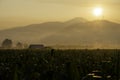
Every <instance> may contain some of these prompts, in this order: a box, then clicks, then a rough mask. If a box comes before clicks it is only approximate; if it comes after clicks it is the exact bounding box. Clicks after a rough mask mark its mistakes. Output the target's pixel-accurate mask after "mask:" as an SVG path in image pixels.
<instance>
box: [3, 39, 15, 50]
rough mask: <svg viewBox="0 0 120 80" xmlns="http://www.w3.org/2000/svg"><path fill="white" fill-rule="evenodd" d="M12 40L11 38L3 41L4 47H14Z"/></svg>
mask: <svg viewBox="0 0 120 80" xmlns="http://www.w3.org/2000/svg"><path fill="white" fill-rule="evenodd" d="M12 44H13V42H12V40H11V39H5V40H4V41H3V42H2V47H3V48H11V47H12Z"/></svg>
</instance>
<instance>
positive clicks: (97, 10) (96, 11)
mask: <svg viewBox="0 0 120 80" xmlns="http://www.w3.org/2000/svg"><path fill="white" fill-rule="evenodd" d="M93 14H94V15H95V16H101V15H102V14H103V9H102V8H101V7H96V8H94V9H93Z"/></svg>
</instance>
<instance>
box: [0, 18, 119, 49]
mask: <svg viewBox="0 0 120 80" xmlns="http://www.w3.org/2000/svg"><path fill="white" fill-rule="evenodd" d="M71 21H72V22H71ZM119 32H120V24H119V23H114V22H111V21H107V20H94V21H87V20H85V19H83V18H74V19H71V20H69V21H65V22H57V21H55V22H45V23H41V24H32V25H28V26H23V27H18V28H13V29H7V30H2V31H0V36H1V38H0V41H1V42H2V41H3V40H4V39H5V38H9V39H12V40H14V41H21V42H26V43H29V44H31V43H41V44H46V45H56V44H57V45H58V44H59V45H96V44H97V45H98V44H99V45H101V47H102V46H103V47H104V45H117V46H119V44H120V38H119ZM97 45H96V46H97Z"/></svg>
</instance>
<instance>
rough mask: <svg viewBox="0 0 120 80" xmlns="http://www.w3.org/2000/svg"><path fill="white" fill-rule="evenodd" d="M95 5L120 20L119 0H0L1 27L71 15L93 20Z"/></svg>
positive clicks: (63, 19) (70, 17)
mask: <svg viewBox="0 0 120 80" xmlns="http://www.w3.org/2000/svg"><path fill="white" fill-rule="evenodd" d="M97 6H101V7H102V8H103V9H104V13H103V14H104V18H105V19H107V20H111V21H114V22H120V0H0V29H7V28H13V27H16V26H24V25H29V24H35V23H41V22H46V21H65V20H69V19H72V18H74V17H83V18H86V19H88V20H94V19H97V18H96V17H95V16H94V15H93V14H92V10H93V8H95V7H97Z"/></svg>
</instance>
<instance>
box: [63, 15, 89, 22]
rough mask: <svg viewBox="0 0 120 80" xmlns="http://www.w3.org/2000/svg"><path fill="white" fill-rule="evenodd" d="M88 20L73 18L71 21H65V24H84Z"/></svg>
mask: <svg viewBox="0 0 120 80" xmlns="http://www.w3.org/2000/svg"><path fill="white" fill-rule="evenodd" d="M86 22H88V20H86V19H84V18H81V17H75V18H73V19H71V20H68V21H66V22H65V23H67V24H74V23H86Z"/></svg>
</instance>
